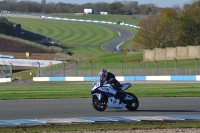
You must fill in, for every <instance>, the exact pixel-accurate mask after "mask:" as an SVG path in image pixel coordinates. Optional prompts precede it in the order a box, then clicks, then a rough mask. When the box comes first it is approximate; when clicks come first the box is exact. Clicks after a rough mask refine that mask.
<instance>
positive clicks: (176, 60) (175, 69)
mask: <svg viewBox="0 0 200 133" xmlns="http://www.w3.org/2000/svg"><path fill="white" fill-rule="evenodd" d="M174 59H175V75H176V74H177V72H176V71H177V59H176V58H174Z"/></svg>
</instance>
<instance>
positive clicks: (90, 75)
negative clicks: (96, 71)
mask: <svg viewBox="0 0 200 133" xmlns="http://www.w3.org/2000/svg"><path fill="white" fill-rule="evenodd" d="M90 76H92V61H90Z"/></svg>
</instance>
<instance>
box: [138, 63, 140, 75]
mask: <svg viewBox="0 0 200 133" xmlns="http://www.w3.org/2000/svg"><path fill="white" fill-rule="evenodd" d="M138 76H140V60H138Z"/></svg>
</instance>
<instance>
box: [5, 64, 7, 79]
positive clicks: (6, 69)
mask: <svg viewBox="0 0 200 133" xmlns="http://www.w3.org/2000/svg"><path fill="white" fill-rule="evenodd" d="M5 66H6V78H7V65H6V64H5Z"/></svg>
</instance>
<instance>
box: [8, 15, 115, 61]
mask: <svg viewBox="0 0 200 133" xmlns="http://www.w3.org/2000/svg"><path fill="white" fill-rule="evenodd" d="M8 20H9V21H12V22H17V23H20V24H21V26H22V28H24V29H25V30H28V31H30V32H33V33H35V34H40V35H44V36H47V37H51V38H53V39H56V40H59V42H60V43H61V47H63V48H64V49H66V50H67V51H71V52H72V53H74V54H73V56H74V57H76V58H81V59H82V60H84V59H91V58H95V57H96V58H97V57H99V56H101V55H104V54H106V52H105V51H103V50H102V49H101V45H102V44H104V43H106V42H109V41H110V40H113V39H115V38H117V37H118V33H117V31H115V30H114V29H111V28H107V27H103V26H100V25H97V24H94V23H80V22H71V21H59V20H42V19H28V18H11V17H9V18H8ZM32 41H36V40H32Z"/></svg>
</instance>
